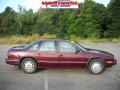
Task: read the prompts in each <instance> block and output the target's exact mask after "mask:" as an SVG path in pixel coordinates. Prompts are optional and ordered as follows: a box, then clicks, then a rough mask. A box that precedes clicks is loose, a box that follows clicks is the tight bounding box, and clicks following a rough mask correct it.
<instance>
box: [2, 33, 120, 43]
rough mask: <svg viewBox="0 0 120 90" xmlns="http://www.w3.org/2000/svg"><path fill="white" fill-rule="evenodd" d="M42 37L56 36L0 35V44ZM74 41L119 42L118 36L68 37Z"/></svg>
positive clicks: (25, 41)
mask: <svg viewBox="0 0 120 90" xmlns="http://www.w3.org/2000/svg"><path fill="white" fill-rule="evenodd" d="M42 38H56V35H49V34H45V35H43V36H40V35H38V34H34V35H31V36H11V37H0V44H28V43H30V42H33V41H36V40H40V39H42ZM69 40H72V41H75V42H95V43H99V42H120V38H119V39H117V38H112V39H106V38H104V39H97V38H87V39H85V38H79V37H76V36H70V39H69Z"/></svg>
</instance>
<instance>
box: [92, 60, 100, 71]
mask: <svg viewBox="0 0 120 90" xmlns="http://www.w3.org/2000/svg"><path fill="white" fill-rule="evenodd" d="M91 70H92V71H93V72H94V73H99V72H101V70H102V65H101V63H100V62H94V63H93V64H92V65H91Z"/></svg>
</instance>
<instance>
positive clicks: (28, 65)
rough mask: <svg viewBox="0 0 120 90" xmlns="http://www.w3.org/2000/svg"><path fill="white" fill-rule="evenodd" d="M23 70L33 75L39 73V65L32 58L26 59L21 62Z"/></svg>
mask: <svg viewBox="0 0 120 90" xmlns="http://www.w3.org/2000/svg"><path fill="white" fill-rule="evenodd" d="M21 68H22V70H23V71H24V72H25V73H28V74H32V73H35V72H36V71H37V69H38V68H37V64H36V62H35V60H33V59H32V58H25V59H24V60H23V61H22V62H21Z"/></svg>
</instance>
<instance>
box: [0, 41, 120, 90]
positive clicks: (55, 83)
mask: <svg viewBox="0 0 120 90" xmlns="http://www.w3.org/2000/svg"><path fill="white" fill-rule="evenodd" d="M82 45H83V46H85V47H90V48H95V49H101V50H105V51H109V52H111V53H113V54H114V55H115V57H116V59H117V60H118V63H117V65H116V66H113V67H112V68H109V69H107V70H106V71H105V72H103V73H102V74H100V75H91V74H89V73H88V72H87V70H85V69H43V70H39V71H38V72H37V73H35V74H25V73H23V72H22V71H21V70H19V69H18V68H17V67H15V66H11V65H7V64H5V57H6V55H7V50H8V49H9V48H10V47H13V46H16V45H0V90H120V43H96V44H95V43H82Z"/></svg>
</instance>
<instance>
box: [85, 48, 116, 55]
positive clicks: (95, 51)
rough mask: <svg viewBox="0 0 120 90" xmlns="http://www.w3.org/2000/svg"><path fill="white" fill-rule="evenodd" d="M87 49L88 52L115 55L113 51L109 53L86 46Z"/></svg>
mask: <svg viewBox="0 0 120 90" xmlns="http://www.w3.org/2000/svg"><path fill="white" fill-rule="evenodd" d="M86 50H87V51H88V52H93V53H101V54H106V55H110V56H114V55H113V54H112V53H109V52H106V51H102V50H98V49H91V48H86Z"/></svg>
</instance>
